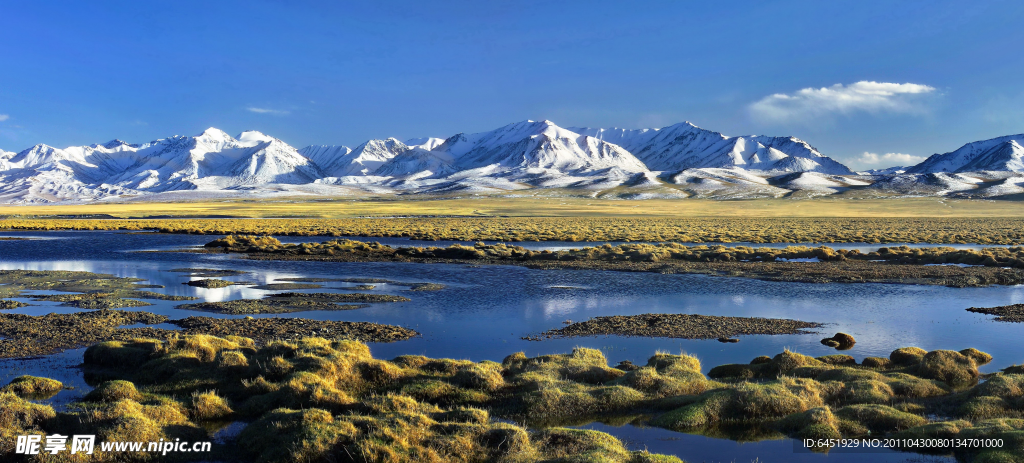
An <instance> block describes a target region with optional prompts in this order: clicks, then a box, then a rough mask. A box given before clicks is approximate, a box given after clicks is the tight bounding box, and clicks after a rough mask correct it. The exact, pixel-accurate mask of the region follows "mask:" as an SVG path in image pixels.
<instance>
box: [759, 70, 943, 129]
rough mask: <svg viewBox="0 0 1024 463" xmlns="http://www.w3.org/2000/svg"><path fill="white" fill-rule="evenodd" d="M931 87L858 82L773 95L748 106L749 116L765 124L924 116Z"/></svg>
mask: <svg viewBox="0 0 1024 463" xmlns="http://www.w3.org/2000/svg"><path fill="white" fill-rule="evenodd" d="M934 92H935V87H929V86H927V85H921V84H911V83H906V84H896V83H890V82H871V81H866V80H862V81H860V82H856V83H853V84H850V85H843V84H835V85H833V86H831V87H822V88H805V89H802V90H798V91H797V92H795V93H793V94H791V95H787V94H785V93H776V94H774V95H769V96H766V97H764V98H762V99H760V100H758V101H756V102H754V103H753V104H751V105H750V108H749V109H750V113H751V115H753V116H754V117H755V118H756V119H759V120H762V121H765V122H789V121H797V122H799V121H814V120H817V119H819V118H821V117H823V116H828V115H831V114H836V113H839V114H849V113H855V112H867V113H872V114H877V113H883V112H888V113H908V114H913V113H924V112H925V111H926V107H925V106H924V104H923V103H924V101H923V98H922V97H924V96H926V95H928V94H932V93H934Z"/></svg>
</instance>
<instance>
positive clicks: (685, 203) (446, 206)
mask: <svg viewBox="0 0 1024 463" xmlns="http://www.w3.org/2000/svg"><path fill="white" fill-rule="evenodd" d="M38 216H110V217H114V218H147V217H150V218H151V217H161V218H163V217H190V218H198V217H211V216H214V217H238V218H274V217H303V218H345V217H395V216H418V217H423V216H499V217H501V216H506V217H871V218H880V217H1024V204H1021V203H1019V202H1014V201H980V200H954V199H946V198H901V199H828V198H818V199H808V200H793V199H756V200H737V201H715V200H702V199H685V200H671V199H649V200H599V199H584V198H545V197H537V198H532V197H515V198H513V197H494V196H491V197H480V198H462V199H359V200H354V199H331V198H314V199H310V198H294V199H288V200H284V199H274V200H262V201H260V200H223V201H197V202H174V203H156V202H121V203H87V204H62V205H53V206H49V205H48V206H0V217H38Z"/></svg>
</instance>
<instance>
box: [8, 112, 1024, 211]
mask: <svg viewBox="0 0 1024 463" xmlns="http://www.w3.org/2000/svg"><path fill="white" fill-rule="evenodd" d="M1022 146H1024V136H1022V135H1014V136H1008V137H1000V138H996V139H992V140H986V141H981V142H974V143H969V144H967V145H964V146H963V147H962V148H960V149H958V150H957V151H954V152H951V153H946V154H941V155H938V154H937V155H934V156H932V157H930V158H929V159H928V160H926V161H925V162H923V163H922V164H919V165H918V166H914V167H912V168H910V169H906V173H904V172H903V171H904V168H890V169H880V170H873V171H867V172H863V173H862V174H860V175H859V176H858V175H854V174H853V173H852V172H851V171H850V170H849V169H848V168H846V166H844V165H842V164H840V163H838V162H836V161H834V160H832V159H831V158H828V157H826V156H823V155H822V154H821V153H819V152H818V151H817V150H816V149H815V148H814V147H812V146H810V145H809V144H807V143H806V142H804V141H802V140H800V139H797V138H792V137H766V136H749V137H727V136H724V135H722V134H720V133H718V132H712V131H709V130H704V129H701V128H699V127H696V126H694V125H692V124H689V123H682V124H676V125H672V126H669V127H665V128H661V129H641V130H624V129H565V128H562V127H559V126H557V125H555V124H554V123H552V122H550V121H523V122H517V123H514V124H509V125H506V126H504V127H500V128H498V129H495V130H492V131H489V132H481V133H474V134H463V133H460V134H457V135H454V136H451V137H448V138H446V139H443V140H442V139H439V138H417V139H410V140H408V141H407V142H404V143H403V142H401V141H399V140H397V139H394V138H389V139H386V140H369V141H367V142H365V143H363V144H361V145H359V146H357V147H356V148H355V149H351V148H348V147H345V146H331V145H312V146H307V147H305V148H302V149H301V150H296V149H295V148H293V147H291V146H289V145H288V144H287V143H285V142H283V141H281V140H279V139H277V138H274V137H272V136H269V135H266V134H263V133H261V132H257V131H246V132H242V133H241V134H239V135H238V136H237V137H232V136H230V135H228V134H227V133H225V132H223V131H221V130H218V129H215V128H210V129H207V130H206V131H204V132H203V133H201V134H199V135H196V136H179V135H176V136H172V137H168V138H162V139H158V140H155V141H152V142H149V143H144V144H138V145H136V144H129V143H126V142H124V141H121V140H117V139H115V140H111V141H109V142H107V143H104V144H94V145H88V146H72V147H68V148H63V149H58V148H54V147H52V146H47V145H42V144H40V145H36V146H33V147H31V148H29V149H26V150H24V151H20V152H17V153H13V152H7V151H0V202H8V203H10V202H14V203H18V202H22V203H40V202H54V201H91V200H102V199H108V198H113V197H118V196H132V197H140V198H141V197H147V196H153V197H158V198H213V197H219V196H223V197H238V196H244V195H260V196H268V195H269V196H274V197H276V196H281V195H287V194H303V195H317V194H332V195H354V194H365V193H371V194H406V193H419V194H435V193H436V194H462V193H468V194H477V193H499V194H500V193H502V192H514V191H517V190H523V189H551V194H556V195H562V194H582V195H586V196H591V197H599V198H604V197H616V198H655V197H663V198H682V197H687V196H694V197H699V198H715V199H738V198H762V197H769V198H774V197H783V196H803V197H806V196H814V195H824V194H834V193H840V192H843V191H846V190H849V189H850V188H858V189H861V190H863V192H865V193H871V192H873V193H875V194H886V195H892V194H895V195H943V196H951V197H985V198H987V197H1002V196H1008V195H1018V194H1021V193H1024V148H1022ZM935 170H937V171H935ZM923 171H934V172H923ZM922 172H923V173H922ZM574 191H575V192H576V193H574ZM858 194H860V193H858Z"/></svg>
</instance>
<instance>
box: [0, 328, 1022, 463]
mask: <svg viewBox="0 0 1024 463" xmlns="http://www.w3.org/2000/svg"><path fill="white" fill-rule="evenodd" d="M991 360H992V357H991V356H989V355H988V354H986V353H984V352H980V351H978V350H976V349H970V348H968V349H963V350H961V351H952V350H935V351H931V352H928V351H925V350H923V349H919V348H916V347H907V348H901V349H897V350H895V351H893V352H892V353H891V354H890V355H889V356H888V357H887V358H883V357H869V358H867V359H865V360H864V361H862V362H861V363H860V364H858V363H857V362H856V361H855V359H854V358H853V357H851V356H848V355H828V356H823V357H817V358H814V357H809V356H805V355H801V354H798V353H795V352H790V351H788V350H787V351H784V352H782V353H780V354H778V355H775V356H774V357H768V356H760V357H757V358H755V359H754V360H752V361H751V362H750V363H749V364H730V365H721V366H718V367H715V368H712V369H711V370H710V371H709V372H708V373H707V374H706V375H705V374H703V373H702V371H703V367H702V365H701V362H700V360H698V359H697V358H695V357H693V356H689V355H685V354H683V355H673V354H669V353H664V352H658V353H655V354H654V355H653V356H652V357H650V359H649V360H648V362H647V364H646V365H643V366H637V365H632V364H627V363H626V362H623V363H621V364H620V365H619V366H618V367H614V368H613V367H610V366H609V363H608V359H607V358H606V357H605V355H604V353H603V352H601V351H599V350H595V349H588V348H576V349H574V350H573V351H572V352H571V353H567V354H555V355H542V356H538V357H528V356H526V355H525V354H524V353H522V352H518V353H513V354H511V355H509V356H508V357H506V358H505V359H504V360H503V361H502V362H501V363H498V362H493V361H486V360H485V361H481V362H472V361H469V360H453V359H433V358H428V357H424V356H421V355H402V356H399V357H396V358H394V359H391V360H382V359H376V358H374V357H373V356H372V355H371V353H370V349H369V348H368V347H367V346H366V345H365V344H362V343H360V342H355V341H345V340H330V339H323V338H302V339H296V340H292V341H287V342H284V341H275V342H269V343H266V344H262V345H260V344H259V343H257V342H254V340H252V339H248V338H244V337H238V336H224V337H214V336H208V335H184V336H180V335H171V336H170V337H168V338H166V339H141V338H140V339H134V340H124V341H110V342H105V343H101V344H97V345H95V346H92V347H90V348H89V349H88V350H86V351H85V353H84V365H83V367H84V372H85V375H86V379H87V381H89V382H90V384H95V385H96V388H95V389H94V390H93V391H92V392H90V393H89V394H88V395H87V396H85V398H84V399H83V400H82V401H80V402H78V403H76V404H72V405H71V406H70V407H68V409H67V410H63V411H57V410H54V409H53V408H52V407H50V406H48V405H43V404H36V403H33V402H31V401H29V400H26V399H28V398H31V397H34V396H38V395H40V394H52V393H53V392H54V391H58V390H59V389H60V386H61V385H60V384H59V383H55V382H54V381H52V380H47V379H44V378H36V377H22V378H18V379H16V380H15V381H13V382H12V383H11V384H10V385H8V386H6V387H4V388H2V389H0V405H2V408H0V434H2V437H3V438H4V439H0V446H2V447H0V453H5V452H9V451H10V448H9V447H10V445H12V444H11V443H12V442H13V439H8V437H12V436H15V435H19V434H46V433H50V434H52V433H61V434H76V433H79V434H81V433H89V434H97V435H98V440H102V441H156V440H159V439H165V440H173V439H175V438H179V439H182V440H188V441H190V442H191V441H201V440H209V439H210V438H209V433H210V432H211V430H216V429H218V428H219V427H221V426H223V424H226V423H229V422H232V421H239V420H242V421H246V422H248V423H249V424H248V426H246V427H245V429H244V430H242V432H241V433H240V434H239V435H238V438H237V440H235V441H233V442H226V443H219V444H217V446H216V447H217V448H215V450H214V452H215V453H214V456H215V457H219V456H221V455H234V456H235V457H240V458H236V459H239V460H244V461H249V462H260V463H277V462H294V461H358V462H382V463H390V462H395V463H397V462H403V461H424V462H471V461H496V462H523V463H525V462H536V461H540V462H552V463H553V462H569V461H571V462H579V463H586V462H594V463H597V462H622V463H641V462H671V461H675V462H679V461H680V460H678V459H677V458H675V457H668V456H662V455H653V454H649V453H647V452H643V451H629V450H627V449H626V448H625V447H624V446H623V445H622V443H621V442H620V441H618V440H617V439H615V438H614V437H612V436H610V435H608V434H604V433H600V432H597V431H591V430H584V429H573V428H568V427H564V426H575V425H579V424H584V423H589V422H594V421H602V422H607V423H613V424H619V425H621V424H627V423H635V424H643V425H652V426H657V427H662V428H666V429H671V430H676V431H681V432H687V433H698V434H705V435H710V436H714V437H720V438H722V437H724V438H731V439H736V440H743V441H757V440H764V439H779V438H782V437H785V436H790V437H795V438H802V439H818V440H826V439H839V438H843V437H853V438H862V437H872V438H878V437H883V436H890V437H897V438H907V439H935V438H961V439H1001V440H1002V446H1000V447H998V448H991V447H984V448H983V447H980V446H979V447H972V448H951V447H934V446H932V447H929V448H928V449H925V450H924V451H929V452H935V453H939V454H950V453H954V454H956V456H957V457H958V459H959V460H961V461H973V462H996V461H998V462H1003V461H1007V462H1016V461H1020V456H1021V455H1022V451H1024V419H1021V418H1024V415H1022V412H1021V404H1022V402H1021V400H1022V398H1021V392H1020V391H1021V390H1022V388H1024V375H1022V374H1021V373H1022V372H1024V370H1022V369H1021V367H1020V366H1012V367H1009V368H1007V369H1005V370H1003V371H1002V372H999V373H994V374H988V375H982V374H981V373H979V371H978V366H979V365H984V364H987V363H989V362H990V361H991ZM980 379H984V381H980ZM496 418H497V419H496ZM509 420H513V421H514V422H516V423H524V424H513V423H512V422H510V421H509ZM218 423H220V425H218ZM86 431H87V432H86ZM817 450H819V451H824V450H827V449H825V448H818V449H817ZM908 450H911V451H922V449H920V448H908ZM119 457H124V455H104V454H102V453H97V454H94V455H92V456H88V457H85V456H83V457H82V459H81V460H75V461H82V462H84V461H112V460H114V459H116V458H119ZM203 457H204V458H208V457H209V455H203ZM130 458H133V459H132V460H131V461H150V460H156V459H157V458H156V457H155V456H152V455H148V454H144V453H142V454H135V455H131V456H130ZM215 459H216V458H215ZM33 461H37V460H33ZM119 461H120V460H119ZM161 461H162V460H161ZM232 461H234V460H232Z"/></svg>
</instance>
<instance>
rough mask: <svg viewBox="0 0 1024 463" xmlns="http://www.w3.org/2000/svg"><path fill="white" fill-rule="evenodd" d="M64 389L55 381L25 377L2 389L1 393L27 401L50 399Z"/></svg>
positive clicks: (16, 379) (18, 378)
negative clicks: (7, 393)
mask: <svg viewBox="0 0 1024 463" xmlns="http://www.w3.org/2000/svg"><path fill="white" fill-rule="evenodd" d="M62 389H64V384H62V383H61V382H60V381H57V380H55V379H50V378H40V377H38V376H29V375H23V376H19V377H17V378H14V379H13V380H11V382H10V383H9V384H8V385H6V386H4V387H2V388H0V392H10V393H13V394H15V395H17V396H18V397H21V398H25V399H48V398H50V397H53V396H54V395H55V394H57V393H58V392H60V391H61V390H62Z"/></svg>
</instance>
